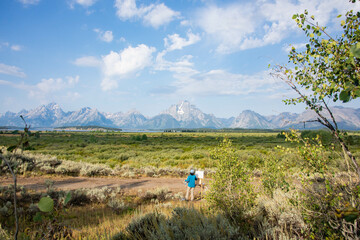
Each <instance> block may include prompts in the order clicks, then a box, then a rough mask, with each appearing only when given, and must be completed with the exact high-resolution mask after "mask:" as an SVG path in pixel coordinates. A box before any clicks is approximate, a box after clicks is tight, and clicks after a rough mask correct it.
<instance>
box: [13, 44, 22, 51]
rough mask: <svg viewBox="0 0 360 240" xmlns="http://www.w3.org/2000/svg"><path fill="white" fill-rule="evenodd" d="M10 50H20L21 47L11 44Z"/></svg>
mask: <svg viewBox="0 0 360 240" xmlns="http://www.w3.org/2000/svg"><path fill="white" fill-rule="evenodd" d="M11 50H13V51H21V50H22V47H21V46H20V45H12V46H11Z"/></svg>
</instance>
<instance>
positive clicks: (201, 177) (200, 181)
mask: <svg viewBox="0 0 360 240" xmlns="http://www.w3.org/2000/svg"><path fill="white" fill-rule="evenodd" d="M195 175H196V177H197V178H198V179H199V184H200V200H201V199H202V193H203V184H202V180H203V179H204V171H196V172H195Z"/></svg>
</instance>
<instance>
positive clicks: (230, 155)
mask: <svg viewBox="0 0 360 240" xmlns="http://www.w3.org/2000/svg"><path fill="white" fill-rule="evenodd" d="M211 156H212V158H213V159H215V160H217V171H216V172H215V173H214V174H213V182H212V184H211V186H210V189H209V191H208V193H207V194H206V199H207V201H208V203H209V204H210V206H211V207H213V208H214V209H218V210H220V211H222V212H223V213H224V214H225V216H226V217H228V218H229V219H231V220H232V222H233V223H236V224H239V225H243V227H244V229H246V227H247V222H248V221H247V220H246V218H247V214H248V213H249V211H250V209H251V207H252V206H253V205H254V200H255V198H256V194H255V192H254V186H253V185H252V183H251V171H250V169H248V167H247V164H246V162H245V161H242V159H239V158H238V155H237V154H235V149H234V148H233V147H232V143H231V141H230V140H229V139H227V138H225V139H224V140H223V142H221V143H220V146H219V147H217V148H215V150H214V151H213V152H212V154H211Z"/></svg>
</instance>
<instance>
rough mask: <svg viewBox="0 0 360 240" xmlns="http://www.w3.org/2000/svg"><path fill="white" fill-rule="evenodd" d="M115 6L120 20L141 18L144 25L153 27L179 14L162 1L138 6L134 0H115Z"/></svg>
mask: <svg viewBox="0 0 360 240" xmlns="http://www.w3.org/2000/svg"><path fill="white" fill-rule="evenodd" d="M115 8H116V9H117V11H116V14H117V16H118V17H119V18H120V19H121V20H124V21H125V20H129V19H142V20H143V22H144V24H145V25H150V26H152V27H154V28H158V27H160V26H162V25H165V24H168V23H170V22H171V21H173V20H174V19H175V18H177V17H179V16H180V13H179V12H176V11H174V10H172V9H170V8H168V7H167V6H166V5H165V4H163V3H160V4H150V5H149V6H143V5H142V6H140V7H138V6H137V5H136V0H116V1H115Z"/></svg>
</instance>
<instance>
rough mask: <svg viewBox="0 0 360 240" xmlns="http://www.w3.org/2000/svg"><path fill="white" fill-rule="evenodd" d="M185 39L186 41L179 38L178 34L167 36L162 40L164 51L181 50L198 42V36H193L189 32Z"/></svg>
mask: <svg viewBox="0 0 360 240" xmlns="http://www.w3.org/2000/svg"><path fill="white" fill-rule="evenodd" d="M187 37H188V39H185V38H182V37H180V36H179V34H172V35H168V36H167V37H166V38H164V42H165V47H166V50H167V51H173V50H177V49H182V48H184V47H186V46H189V45H192V44H195V43H197V42H198V41H200V36H199V35H196V34H193V33H192V32H191V31H189V32H188V33H187Z"/></svg>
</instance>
